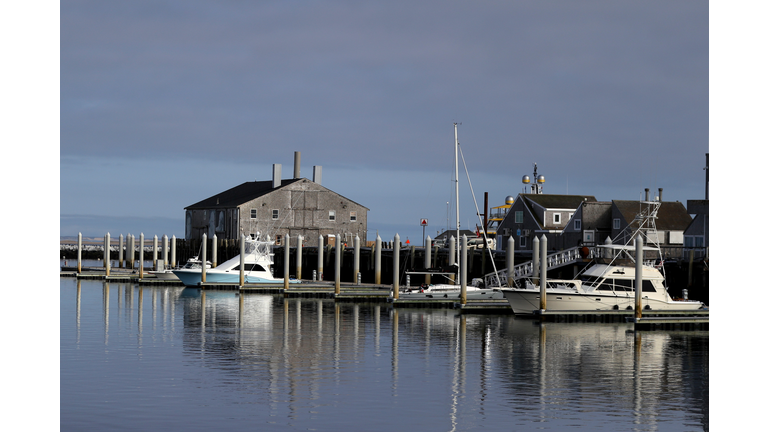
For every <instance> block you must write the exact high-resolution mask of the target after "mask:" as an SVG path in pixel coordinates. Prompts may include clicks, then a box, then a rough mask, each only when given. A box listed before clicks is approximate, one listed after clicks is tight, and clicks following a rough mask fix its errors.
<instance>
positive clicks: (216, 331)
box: [60, 277, 709, 431]
mask: <svg viewBox="0 0 768 432" xmlns="http://www.w3.org/2000/svg"><path fill="white" fill-rule="evenodd" d="M60 320H61V321H60V426H61V430H62V431H87V430H113V431H119V430H126V431H129V430H130V431H133V430H165V431H176V430H179V431H182V430H183V431H210V430H237V429H243V430H258V431H268V430H275V431H278V430H280V431H283V430H310V431H313V430H315V431H326V430H366V431H393V430H424V431H454V430H455V431H467V430H515V431H534V430H535V431H541V430H544V431H547V430H551V431H563V430H580V431H593V430H605V431H618V430H623V431H624V430H626V431H629V430H632V431H657V430H659V431H701V430H704V431H707V430H709V390H708V389H709V333H708V332H699V331H685V332H682V331H680V332H674V331H653V332H635V331H634V330H633V327H632V325H631V324H624V323H610V324H604V323H543V324H542V323H539V322H538V321H535V320H531V319H523V318H519V317H517V318H516V317H514V316H512V315H472V314H460V313H459V312H458V311H457V310H454V309H408V308H392V306H391V304H389V303H351V302H350V303H346V302H336V301H334V300H332V299H308V298H301V299H299V298H284V297H283V296H282V295H265V294H239V293H238V292H236V291H201V290H200V289H194V288H186V289H185V288H183V287H179V286H170V285H168V286H164V285H151V286H140V285H137V284H132V283H126V282H119V283H118V282H106V281H104V280H84V279H81V280H78V279H75V278H72V277H62V278H60Z"/></svg>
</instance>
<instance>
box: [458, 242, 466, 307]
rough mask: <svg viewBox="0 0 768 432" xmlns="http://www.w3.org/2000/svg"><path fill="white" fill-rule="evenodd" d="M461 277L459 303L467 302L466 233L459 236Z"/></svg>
mask: <svg viewBox="0 0 768 432" xmlns="http://www.w3.org/2000/svg"><path fill="white" fill-rule="evenodd" d="M459 274H460V279H461V304H463V305H465V304H467V235H466V234H464V235H462V236H461V262H460V263H459Z"/></svg>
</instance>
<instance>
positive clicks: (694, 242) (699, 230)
mask: <svg viewBox="0 0 768 432" xmlns="http://www.w3.org/2000/svg"><path fill="white" fill-rule="evenodd" d="M687 208H688V214H691V215H696V216H695V217H694V218H693V221H691V224H690V225H688V228H686V230H685V232H684V233H683V245H684V247H685V249H686V250H695V251H697V252H698V253H699V256H707V253H706V250H707V248H709V200H708V199H706V200H688V205H687Z"/></svg>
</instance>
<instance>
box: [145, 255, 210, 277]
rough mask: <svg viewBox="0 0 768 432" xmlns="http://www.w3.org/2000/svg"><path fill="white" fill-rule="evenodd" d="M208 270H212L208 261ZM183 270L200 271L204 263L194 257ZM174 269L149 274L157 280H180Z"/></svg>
mask: <svg viewBox="0 0 768 432" xmlns="http://www.w3.org/2000/svg"><path fill="white" fill-rule="evenodd" d="M205 266H206V269H209V268H211V262H210V261H206V264H205ZM181 268H182V269H199V268H202V261H200V259H199V258H198V257H192V258H190V259H189V260H187V263H186V264H184V266H183V267H181ZM173 270H174V269H163V270H155V271H150V272H147V273H149V274H151V275H154V276H155V277H156V278H157V279H167V280H179V278H178V277H177V276H176V275H175V274H174V273H173Z"/></svg>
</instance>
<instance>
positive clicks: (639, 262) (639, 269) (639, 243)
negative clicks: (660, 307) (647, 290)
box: [635, 236, 643, 320]
mask: <svg viewBox="0 0 768 432" xmlns="http://www.w3.org/2000/svg"><path fill="white" fill-rule="evenodd" d="M642 317H643V238H642V237H640V236H637V237H636V238H635V320H637V319H638V318H642Z"/></svg>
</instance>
